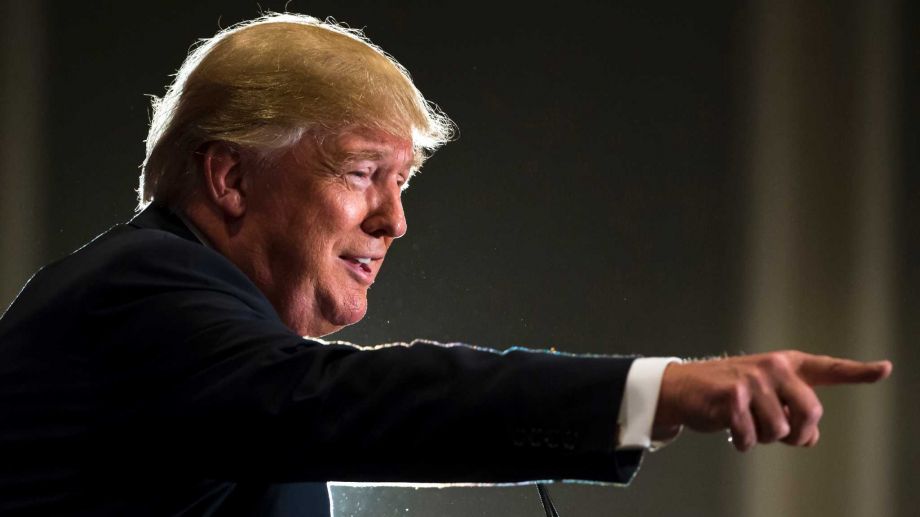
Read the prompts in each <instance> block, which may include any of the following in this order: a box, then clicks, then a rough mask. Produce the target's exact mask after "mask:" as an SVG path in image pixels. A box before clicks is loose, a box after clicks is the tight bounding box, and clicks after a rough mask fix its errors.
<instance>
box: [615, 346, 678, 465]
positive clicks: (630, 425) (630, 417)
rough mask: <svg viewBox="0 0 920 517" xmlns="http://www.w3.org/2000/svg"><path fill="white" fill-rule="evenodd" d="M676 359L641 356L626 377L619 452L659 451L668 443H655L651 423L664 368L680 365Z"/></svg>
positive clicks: (618, 420) (621, 409)
mask: <svg viewBox="0 0 920 517" xmlns="http://www.w3.org/2000/svg"><path fill="white" fill-rule="evenodd" d="M679 362H681V360H680V359H679V358H677V357H640V358H639V359H636V360H635V361H633V363H632V366H630V368H629V373H628V374H627V375H626V387H625V389H624V390H623V401H622V402H620V414H619V416H618V417H617V423H619V424H620V436H619V437H618V438H619V440H618V442H617V449H637V448H641V449H653V450H654V449H657V448H658V447H661V446H662V445H664V444H665V443H666V442H665V443H662V442H652V424H654V422H655V411H656V410H657V409H658V392H659V391H660V390H661V378H662V377H663V376H664V369H665V368H667V366H668V365H669V364H671V363H679Z"/></svg>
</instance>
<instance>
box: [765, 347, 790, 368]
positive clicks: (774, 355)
mask: <svg viewBox="0 0 920 517" xmlns="http://www.w3.org/2000/svg"><path fill="white" fill-rule="evenodd" d="M761 364H762V366H763V367H764V368H765V369H766V370H767V371H771V372H777V371H788V370H789V369H790V368H791V364H792V360H791V358H790V352H789V351H782V352H771V353H769V354H767V355H766V356H764V359H763V361H762V363H761Z"/></svg>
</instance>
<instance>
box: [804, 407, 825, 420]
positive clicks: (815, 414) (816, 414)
mask: <svg viewBox="0 0 920 517" xmlns="http://www.w3.org/2000/svg"><path fill="white" fill-rule="evenodd" d="M822 416H824V407H822V406H821V404H820V403H818V404H812V405H810V406H808V407H807V408H806V409H805V421H806V422H809V423H816V422H818V421H819V420H821V417H822Z"/></svg>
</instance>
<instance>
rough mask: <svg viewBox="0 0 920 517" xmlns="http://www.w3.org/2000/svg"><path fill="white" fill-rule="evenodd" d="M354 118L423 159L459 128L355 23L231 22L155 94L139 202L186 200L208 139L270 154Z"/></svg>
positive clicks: (270, 18)
mask: <svg viewBox="0 0 920 517" xmlns="http://www.w3.org/2000/svg"><path fill="white" fill-rule="evenodd" d="M354 126H359V127H364V128H369V129H379V130H383V131H385V132H387V133H389V134H392V135H395V136H398V137H403V138H411V140H412V143H413V146H414V148H415V153H416V163H417V164H418V165H420V164H421V162H422V160H423V159H424V158H425V157H427V156H428V155H430V154H431V153H432V152H433V151H434V150H435V149H437V148H438V147H439V146H440V145H442V144H444V143H445V142H447V141H448V140H449V139H450V138H451V134H452V130H453V124H452V123H451V121H450V119H448V118H447V117H446V116H445V115H444V114H443V113H441V112H440V110H439V109H438V108H437V107H436V106H434V105H433V104H431V103H429V102H428V101H426V100H425V98H424V97H423V96H422V94H421V93H420V92H419V91H418V89H417V88H416V87H415V85H414V84H413V83H412V79H411V78H410V77H409V74H408V73H407V72H406V70H405V69H404V68H403V67H402V66H401V65H400V64H399V63H397V62H396V61H395V60H394V59H393V58H392V57H390V56H389V55H387V54H386V53H385V52H384V51H383V50H381V49H380V48H378V47H377V46H375V45H374V44H373V43H371V42H370V41H369V40H367V38H366V37H365V36H364V35H363V34H362V33H361V32H360V31H358V30H354V29H349V28H346V27H342V26H340V25H338V24H336V23H335V22H333V21H328V20H327V21H321V20H318V19H316V18H313V17H310V16H304V15H298V14H287V13H286V14H277V13H270V14H267V15H264V16H262V17H260V18H257V19H255V20H250V21H247V22H243V23H240V24H237V25H234V26H232V27H229V28H227V29H225V30H223V31H221V32H219V33H217V34H216V35H215V36H214V37H212V38H209V39H205V40H202V41H201V42H199V44H198V45H197V46H196V47H194V49H193V50H192V51H191V53H190V54H189V56H188V58H186V60H185V62H184V63H183V64H182V66H181V67H180V68H179V71H178V72H177V73H176V77H175V80H174V81H173V83H172V84H171V85H170V86H169V88H168V89H167V91H166V95H164V96H163V98H161V99H157V98H154V100H153V116H152V119H151V121H150V132H149V134H148V135H147V156H146V158H145V160H144V163H143V165H142V171H141V176H140V187H139V189H138V210H140V209H143V208H144V207H146V206H147V205H149V204H150V203H151V202H154V201H156V202H157V203H158V204H164V205H168V206H178V205H180V204H182V203H183V202H184V201H185V199H187V196H188V195H190V194H191V193H192V192H194V190H195V188H196V187H197V184H198V181H199V179H198V174H197V172H198V170H197V165H196V163H197V161H196V160H195V152H196V151H197V150H198V149H199V148H200V147H201V145H202V144H205V143H207V142H210V141H218V140H220V141H226V142H230V143H232V144H235V145H238V146H240V147H241V148H245V149H250V150H253V151H255V152H256V153H259V155H260V156H262V157H263V158H269V159H270V158H271V157H272V156H276V155H277V152H278V151H284V150H286V149H288V148H290V147H291V146H293V145H295V144H297V143H298V142H299V141H300V140H301V138H303V137H304V135H305V134H307V133H308V132H310V133H314V134H316V135H317V136H320V137H321V136H323V135H328V134H334V133H335V132H336V131H340V130H342V129H345V128H348V127H354Z"/></svg>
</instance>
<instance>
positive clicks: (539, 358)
mask: <svg viewBox="0 0 920 517" xmlns="http://www.w3.org/2000/svg"><path fill="white" fill-rule="evenodd" d="M450 127H451V126H450V122H449V121H448V120H447V119H446V118H445V117H444V116H443V115H442V114H440V113H439V112H438V111H437V110H436V109H433V108H432V106H431V105H430V104H428V103H427V101H425V99H424V98H423V97H422V96H421V94H420V93H419V92H418V91H417V89H416V88H415V87H414V85H413V84H412V82H411V80H410V79H409V77H408V75H407V74H406V72H405V71H404V70H403V69H402V68H401V67H400V66H399V65H398V64H397V63H395V62H394V61H393V60H392V59H390V58H389V57H387V56H386V55H385V54H383V53H382V52H381V51H380V50H379V49H377V48H376V47H373V46H372V45H371V44H370V43H369V42H367V41H366V40H364V39H363V38H362V37H361V36H360V34H357V33H355V32H352V31H348V30H346V29H342V28H340V27H337V26H335V25H332V24H329V23H322V22H319V21H318V20H315V19H312V18H308V17H302V16H296V15H270V16H266V17H264V18H260V19H258V20H254V21H252V22H247V23H244V24H241V25H238V26H235V27H233V28H230V29H228V30H226V31H223V32H221V33H220V34H218V35H217V36H215V37H214V38H212V39H211V40H208V41H206V42H204V43H203V44H201V45H200V46H199V47H197V48H196V49H195V50H194V51H193V52H192V54H191V55H190V56H189V58H188V59H187V60H186V62H185V63H184V64H183V66H182V68H181V69H180V71H179V73H178V74H177V76H176V79H175V82H174V83H173V85H172V86H171V87H170V88H169V90H168V92H167V94H166V96H165V97H164V98H163V99H162V100H160V101H159V102H157V103H156V104H155V110H154V116H153V120H152V122H151V129H150V135H149V137H148V140H147V158H146V160H145V163H144V169H143V175H142V178H141V188H140V196H141V209H143V211H142V212H141V213H140V214H139V215H138V216H137V217H135V218H134V219H133V220H132V221H131V222H129V223H128V224H126V225H121V226H117V227H115V228H113V229H112V230H110V231H109V232H107V233H105V234H104V235H102V236H100V237H99V238H97V239H96V240H94V241H93V242H92V243H90V244H88V245H87V246H85V247H84V248H82V249H81V250H79V251H78V252H76V253H74V254H73V255H71V256H70V257H67V258H65V259H63V260H61V261H58V262H56V263H54V264H52V265H50V266H47V267H45V268H43V269H42V271H40V272H39V273H37V274H36V275H35V277H33V279H32V280H30V282H29V284H28V285H27V286H26V287H25V288H24V290H23V292H22V293H21V294H20V296H19V297H18V298H17V300H16V301H15V302H14V303H13V305H12V306H11V307H10V308H9V309H8V311H7V312H6V313H5V314H4V315H3V317H2V319H0V457H2V458H3V461H2V462H0V513H2V514H4V515H18V514H93V515H98V514H111V515H283V514H294V515H322V514H324V513H326V512H327V511H328V505H327V504H326V502H325V497H326V496H325V488H324V486H323V484H322V483H323V482H325V481H327V480H341V481H406V482H412V481H418V482H484V483H488V482H515V481H528V480H538V479H587V480H597V481H609V482H619V483H626V482H628V481H629V480H630V479H631V478H632V476H633V474H634V473H635V470H636V467H637V465H638V463H639V460H640V459H641V456H642V451H643V450H644V449H645V448H648V447H651V446H653V444H654V443H655V442H656V441H659V440H668V439H671V438H673V437H674V436H675V435H676V433H677V432H678V430H679V429H680V428H681V426H685V425H686V426H689V427H691V428H693V429H696V430H700V431H716V430H722V429H730V431H731V433H732V436H733V443H734V445H735V446H736V447H737V448H739V449H741V450H745V449H747V448H749V447H751V446H752V445H753V444H754V443H756V442H763V443H768V442H773V441H777V440H782V441H784V442H787V443H790V444H794V445H813V444H814V443H816V442H817V440H818V437H819V435H818V425H817V424H818V420H819V419H820V416H821V415H820V413H821V405H820V402H819V401H818V399H817V398H816V396H815V394H814V392H813V390H812V388H811V386H813V385H814V384H820V383H837V382H862V381H875V380H878V379H881V378H883V377H885V376H887V375H888V373H889V372H890V368H891V365H890V364H889V363H887V362H880V363H870V364H864V363H858V362H853V361H847V360H841V359H832V358H828V357H816V356H810V355H807V354H803V353H799V352H792V351H787V352H778V353H773V354H766V355H762V356H750V357H741V358H728V359H722V360H714V361H704V362H689V363H680V362H674V361H671V360H668V359H635V358H632V357H593V356H592V357H583V356H572V355H565V354H549V353H539V352H532V351H526V350H519V349H513V350H510V351H508V352H505V353H498V352H495V351H490V350H484V349H477V348H474V347H468V346H444V345H438V344H434V343H427V342H416V343H413V344H411V345H396V346H387V347H377V348H368V349H362V348H359V347H355V346H353V345H349V344H345V343H326V342H323V341H320V340H319V339H317V338H316V337H308V338H303V337H302V336H325V335H328V334H330V333H332V332H335V331H336V330H338V329H341V328H342V327H344V326H346V325H349V324H352V323H355V322H357V321H359V320H360V319H361V318H362V317H363V316H364V314H365V312H366V310H367V297H366V296H367V289H368V287H369V286H370V285H371V284H372V283H373V281H374V279H375V277H376V275H377V274H378V273H379V271H380V268H381V265H382V262H383V260H384V258H385V256H386V253H387V250H388V249H389V247H390V246H391V245H392V243H393V241H394V240H395V239H397V238H399V237H401V236H402V235H403V234H405V232H406V220H405V215H404V213H403V211H402V205H401V201H400V193H401V191H402V190H403V189H404V188H405V186H406V184H407V182H408V181H409V179H410V178H411V176H412V174H413V173H414V171H416V170H417V169H418V167H420V166H421V164H422V162H423V161H424V159H425V158H426V157H427V156H428V155H429V154H430V153H431V152H433V151H434V150H435V149H436V148H437V147H439V146H440V145H442V144H443V143H444V142H446V141H447V140H449V138H450ZM311 482H312V483H313V484H311Z"/></svg>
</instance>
